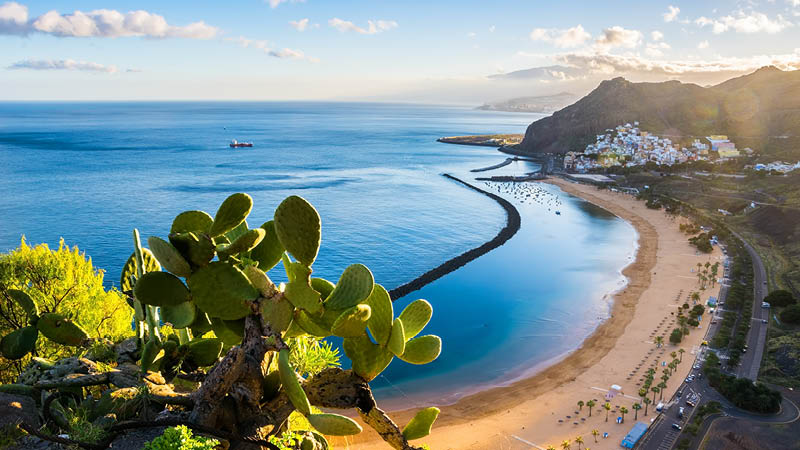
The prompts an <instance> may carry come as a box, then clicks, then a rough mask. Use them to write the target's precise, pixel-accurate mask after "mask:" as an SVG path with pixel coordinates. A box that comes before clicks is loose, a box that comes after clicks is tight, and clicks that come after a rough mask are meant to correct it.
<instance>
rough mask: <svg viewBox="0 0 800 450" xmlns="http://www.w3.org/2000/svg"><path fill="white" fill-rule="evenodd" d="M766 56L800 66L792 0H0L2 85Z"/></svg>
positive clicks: (64, 87)
mask: <svg viewBox="0 0 800 450" xmlns="http://www.w3.org/2000/svg"><path fill="white" fill-rule="evenodd" d="M765 64H776V65H778V66H779V67H781V68H783V69H794V68H800V0H772V1H766V0H764V1H730V0H729V1H705V0H704V1H701V2H697V1H694V2H683V1H675V0H673V1H671V2H655V1H647V2H642V1H603V2H597V1H555V2H554V1H541V0H505V1H504V0H496V1H493V2H486V1H468V0H461V1H451V0H427V1H417V0H406V1H402V2H400V1H393V2H390V1H379V0H372V1H357V0H352V1H335V0H305V1H297V0H295V1H293V0H283V1H279V0H266V1H262V0H236V1H229V2H221V1H194V2H188V1H169V2H165V1H109V0H92V1H87V0H71V1H66V0H59V1H47V0H37V1H25V0H19V1H16V2H7V1H5V0H0V99H5V100H16V99H33V100H42V99H86V100H92V99H101V100H103V99H105V100H109V99H254V100H268V99H275V100H284V99H359V100H406V101H428V102H444V103H470V102H481V101H484V100H493V99H498V98H504V97H511V96H517V95H536V94H547V93H554V92H558V91H563V90H570V91H574V92H576V93H584V92H585V91H587V90H589V89H591V88H592V87H594V86H596V84H597V83H598V82H599V81H600V80H602V79H605V78H610V77H613V76H625V77H626V78H629V79H633V80H652V81H655V80H663V79H672V78H675V79H680V80H683V81H689V82H697V83H700V84H707V83H714V82H718V81H721V80H724V79H726V78H729V77H731V76H735V75H739V74H742V73H746V72H748V71H752V70H753V69H755V68H757V67H759V66H761V65H765ZM537 67H544V68H546V69H545V70H542V71H538V72H536V73H533V74H529V76H525V77H520V76H516V77H515V76H503V75H502V74H508V73H510V72H513V71H517V70H522V69H531V68H537ZM491 75H496V76H494V77H491V78H490V76H491ZM497 75H499V76H497Z"/></svg>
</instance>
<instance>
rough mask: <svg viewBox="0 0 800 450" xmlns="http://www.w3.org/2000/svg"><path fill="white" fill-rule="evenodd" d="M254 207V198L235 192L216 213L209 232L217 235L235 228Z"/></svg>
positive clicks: (214, 235)
mask: <svg viewBox="0 0 800 450" xmlns="http://www.w3.org/2000/svg"><path fill="white" fill-rule="evenodd" d="M251 209H253V199H252V198H251V197H250V196H249V195H247V194H243V193H237V194H233V195H231V196H230V197H228V198H226V199H225V201H224V202H222V205H220V207H219V209H218V210H217V214H215V215H214V222H213V223H212V224H211V229H210V230H209V232H208V234H209V235H210V236H211V237H217V236H219V235H221V234H225V233H227V232H228V231H231V230H233V229H234V228H236V227H237V226H239V224H240V223H242V222H244V220H245V219H246V218H247V216H248V214H250V210H251Z"/></svg>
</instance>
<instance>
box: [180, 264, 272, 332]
mask: <svg viewBox="0 0 800 450" xmlns="http://www.w3.org/2000/svg"><path fill="white" fill-rule="evenodd" d="M188 284H189V289H191V291H192V299H193V300H194V302H195V304H196V305H197V307H198V308H200V309H201V310H203V311H204V312H206V313H207V314H208V315H209V316H211V317H219V318H221V319H225V320H235V319H241V318H242V317H244V316H246V315H248V314H249V313H250V302H252V301H253V300H255V299H256V298H257V297H258V291H257V290H256V288H254V287H253V285H251V284H250V281H249V280H248V279H247V276H245V274H244V272H242V271H241V270H239V268H237V267H235V266H233V265H231V264H228V263H224V262H212V263H211V264H209V265H207V266H206V267H203V268H201V269H199V270H198V271H197V272H195V273H193V274H192V276H191V277H189V280H188Z"/></svg>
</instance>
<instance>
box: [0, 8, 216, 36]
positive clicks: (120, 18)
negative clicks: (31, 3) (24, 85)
mask: <svg viewBox="0 0 800 450" xmlns="http://www.w3.org/2000/svg"><path fill="white" fill-rule="evenodd" d="M35 32H38V33H45V34H50V35H53V36H59V37H111V38H116V37H130V36H143V37H151V38H171V37H180V38H187V39H211V38H213V37H215V36H217V35H218V34H219V29H217V28H216V27H212V26H210V25H207V24H206V23H205V22H194V23H190V24H189V25H185V26H175V25H170V24H169V23H167V21H166V19H164V17H163V16H160V15H158V14H153V13H150V12H147V11H142V10H138V11H129V12H127V13H121V12H119V11H116V10H111V9H97V10H94V11H89V12H82V11H75V12H73V13H72V14H60V13H58V11H55V10H53V11H49V12H47V13H45V14H43V15H41V16H39V17H36V18H33V19H28V8H27V7H25V6H23V5H20V4H19V3H14V2H6V3H4V4H3V5H2V6H0V34H28V33H35Z"/></svg>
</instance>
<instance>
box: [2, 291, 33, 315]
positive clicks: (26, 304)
mask: <svg viewBox="0 0 800 450" xmlns="http://www.w3.org/2000/svg"><path fill="white" fill-rule="evenodd" d="M8 295H10V296H11V299H12V300H14V301H15V302H17V304H18V305H19V306H20V307H21V308H22V309H23V310H24V311H25V314H27V315H28V318H32V317H34V316H38V315H39V308H38V307H37V306H36V302H34V301H33V299H32V298H31V297H30V295H28V294H27V293H26V292H25V291H20V290H19V289H9V290H8Z"/></svg>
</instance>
